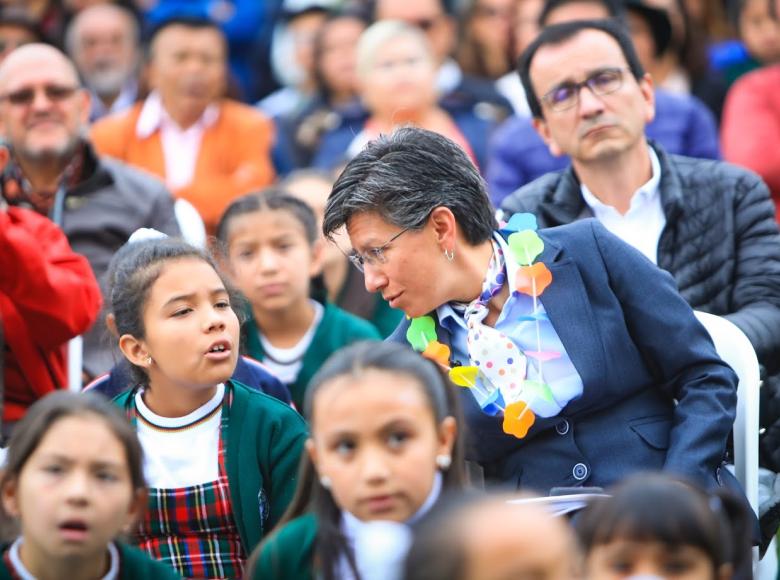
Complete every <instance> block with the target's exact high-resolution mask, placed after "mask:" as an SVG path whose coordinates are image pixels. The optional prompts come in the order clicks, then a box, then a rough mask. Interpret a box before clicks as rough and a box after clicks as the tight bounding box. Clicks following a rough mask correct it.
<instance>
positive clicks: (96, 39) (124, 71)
mask: <svg viewBox="0 0 780 580" xmlns="http://www.w3.org/2000/svg"><path fill="white" fill-rule="evenodd" d="M65 45H66V48H67V51H68V54H69V55H70V57H71V58H72V59H73V62H74V63H75V64H76V68H77V69H78V72H79V75H80V76H81V78H82V80H83V81H84V85H85V86H86V88H87V89H89V91H90V92H91V93H92V108H91V110H90V114H89V120H90V121H96V120H97V119H100V118H101V117H104V116H105V115H108V114H110V113H117V112H119V111H123V110H125V109H127V108H128V107H130V106H131V105H132V104H133V103H134V102H135V100H136V97H137V96H138V65H139V62H140V49H139V46H140V43H139V30H138V22H137V21H136V19H135V16H133V14H132V12H130V11H129V10H127V9H126V8H122V7H121V6H117V5H115V4H98V5H95V6H92V7H90V8H86V9H85V10H82V11H81V12H79V13H78V14H77V15H76V17H75V18H73V20H72V21H71V23H70V25H69V26H68V30H67V32H66V35H65Z"/></svg>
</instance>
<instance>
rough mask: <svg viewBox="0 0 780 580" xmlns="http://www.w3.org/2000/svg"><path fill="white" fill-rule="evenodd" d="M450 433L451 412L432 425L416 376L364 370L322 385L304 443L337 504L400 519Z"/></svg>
mask: <svg viewBox="0 0 780 580" xmlns="http://www.w3.org/2000/svg"><path fill="white" fill-rule="evenodd" d="M454 436H455V421H454V420H453V419H452V418H451V417H450V418H447V419H445V420H444V421H443V422H442V425H441V426H440V427H438V428H437V426H436V422H435V419H434V417H433V411H432V410H431V408H430V405H429V403H428V401H427V400H426V397H425V394H424V393H423V390H422V387H421V386H420V385H419V384H418V383H417V381H416V380H415V379H413V378H411V377H409V376H407V375H403V374H398V373H396V374H391V373H389V372H386V371H379V370H368V371H366V372H364V373H362V374H361V376H360V377H359V378H354V377H349V376H346V377H339V378H336V379H334V380H333V381H331V382H330V383H328V384H325V385H323V386H322V387H321V388H320V391H319V392H318V393H317V395H316V397H315V401H314V412H313V416H312V439H311V440H310V441H309V442H308V443H307V449H308V451H309V453H310V455H311V457H312V461H313V462H314V464H315V466H316V468H317V472H318V474H319V475H320V477H322V476H327V477H328V478H330V480H331V481H332V486H331V493H332V494H333V497H334V499H335V501H336V503H337V504H338V505H339V506H340V507H341V508H342V509H345V510H347V511H349V512H350V513H351V514H353V515H354V516H355V517H357V518H358V519H360V520H363V521H371V520H390V521H397V522H403V521H405V520H407V519H408V518H409V517H410V516H412V515H413V514H414V513H415V512H416V511H417V510H418V509H419V508H420V507H421V506H422V504H423V503H424V502H425V500H426V498H427V497H428V494H429V493H430V491H431V487H432V485H433V478H434V475H435V473H436V456H437V455H439V454H445V455H449V454H450V453H451V449H452V444H453V441H454Z"/></svg>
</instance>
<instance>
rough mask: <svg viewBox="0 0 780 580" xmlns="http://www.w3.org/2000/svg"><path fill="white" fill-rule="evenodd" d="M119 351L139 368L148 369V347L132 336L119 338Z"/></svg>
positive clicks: (125, 335)
mask: <svg viewBox="0 0 780 580" xmlns="http://www.w3.org/2000/svg"><path fill="white" fill-rule="evenodd" d="M119 350H121V351H122V354H123V355H125V358H126V359H127V360H128V361H129V362H130V363H132V364H134V365H135V366H137V367H141V368H144V369H148V368H149V367H150V366H151V364H150V363H149V351H148V350H147V348H146V345H145V344H144V343H143V342H142V341H140V340H138V339H137V338H136V337H134V336H133V335H131V334H123V335H122V336H120V337H119Z"/></svg>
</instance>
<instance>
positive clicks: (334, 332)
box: [244, 303, 381, 409]
mask: <svg viewBox="0 0 780 580" xmlns="http://www.w3.org/2000/svg"><path fill="white" fill-rule="evenodd" d="M247 314H248V317H247V321H246V322H245V323H244V332H245V343H244V344H245V345H246V349H247V354H248V355H249V356H251V357H252V358H254V359H256V360H259V361H262V360H263V359H265V356H266V354H265V350H264V349H263V345H262V344H261V342H260V336H259V335H258V331H259V329H258V326H257V323H256V322H255V319H254V317H253V315H252V312H251V310H249V311H248V312H247ZM359 340H381V337H380V336H379V332H378V331H377V330H376V328H375V327H374V326H373V325H372V324H371V323H369V322H367V321H365V320H363V319H362V318H358V317H357V316H353V315H352V314H349V313H347V312H344V311H343V310H342V309H341V308H339V307H338V306H335V305H333V304H330V303H328V304H326V305H325V310H324V312H323V314H322V320H320V323H319V325H318V326H317V330H316V331H315V332H314V338H312V341H311V344H310V345H309V348H308V349H307V350H306V354H304V355H303V361H302V363H303V366H302V367H301V370H300V372H299V373H298V377H297V378H296V379H295V382H294V383H292V384H290V385H288V387H289V388H290V395H291V396H292V400H293V403H295V406H296V408H298V409H303V395H304V392H305V391H306V386H307V385H308V384H309V380H311V378H312V376H314V373H316V372H317V371H318V370H319V368H320V367H321V366H322V363H324V362H325V361H326V360H327V359H328V357H329V356H330V355H332V354H333V353H334V352H336V351H337V350H339V349H340V348H342V347H344V346H346V345H348V344H351V343H353V342H357V341H359Z"/></svg>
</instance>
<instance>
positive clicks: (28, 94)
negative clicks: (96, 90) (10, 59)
mask: <svg viewBox="0 0 780 580" xmlns="http://www.w3.org/2000/svg"><path fill="white" fill-rule="evenodd" d="M39 89H40V90H42V91H43V94H44V95H45V96H46V99H47V100H48V101H50V102H52V103H62V102H65V101H67V100H68V99H70V98H71V97H72V96H73V95H75V94H76V93H78V92H79V91H80V90H82V87H80V86H79V85H58V84H46V85H43V86H40V87H25V88H22V89H17V90H15V91H10V92H8V93H5V94H4V95H0V101H7V102H8V103H9V104H11V105H13V106H14V107H29V106H30V105H32V104H33V103H34V102H35V97H36V96H37V95H38V90H39Z"/></svg>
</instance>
